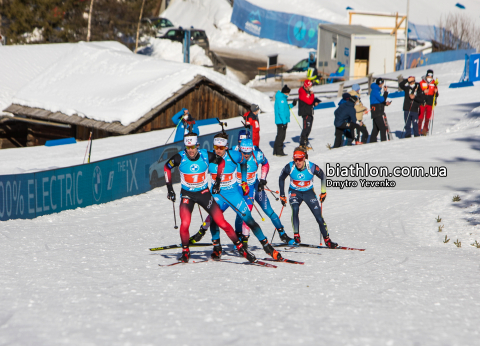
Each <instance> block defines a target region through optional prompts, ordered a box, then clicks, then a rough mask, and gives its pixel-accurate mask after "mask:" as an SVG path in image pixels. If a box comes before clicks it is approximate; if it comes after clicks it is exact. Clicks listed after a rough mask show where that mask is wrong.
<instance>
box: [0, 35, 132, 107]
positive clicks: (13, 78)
mask: <svg viewBox="0 0 480 346" xmlns="http://www.w3.org/2000/svg"><path fill="white" fill-rule="evenodd" d="M83 44H86V45H89V46H92V47H97V48H105V49H112V50H117V51H124V52H129V51H130V50H129V49H128V48H127V47H125V46H124V45H122V44H120V43H118V42H116V41H109V42H90V43H83ZM77 45H78V43H53V44H36V45H23V46H3V47H2V48H1V49H0V61H1V62H2V63H1V64H0V76H1V78H0V114H1V115H6V114H8V113H2V112H1V111H2V110H3V109H5V108H7V107H8V106H9V105H10V104H11V103H12V98H13V96H14V95H15V93H16V92H17V91H18V90H20V89H21V88H22V87H23V86H25V85H27V83H28V82H30V81H31V80H33V79H34V78H35V77H37V76H38V75H39V74H40V73H42V72H43V71H44V70H45V69H47V68H48V67H50V66H51V65H52V64H53V63H54V62H55V61H57V60H58V59H59V58H60V57H61V56H63V55H65V54H66V53H68V52H70V51H72V50H73V49H74V48H75V47H76V46H77Z"/></svg>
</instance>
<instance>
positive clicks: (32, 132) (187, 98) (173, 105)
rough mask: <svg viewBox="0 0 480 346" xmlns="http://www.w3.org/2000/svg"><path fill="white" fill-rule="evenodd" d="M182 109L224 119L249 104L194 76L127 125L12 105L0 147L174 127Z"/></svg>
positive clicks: (0, 130) (0, 125)
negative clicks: (172, 93) (174, 118)
mask: <svg viewBox="0 0 480 346" xmlns="http://www.w3.org/2000/svg"><path fill="white" fill-rule="evenodd" d="M182 108H187V109H188V110H189V112H190V114H192V116H193V117H194V118H195V119H197V120H200V119H207V118H219V119H227V118H232V117H237V116H240V115H243V114H244V113H245V112H246V111H247V110H249V109H250V103H249V102H247V101H246V100H244V99H241V98H240V97H238V96H237V95H235V94H232V93H230V92H228V91H226V90H225V89H224V88H223V87H222V86H220V85H219V84H216V83H215V82H213V81H211V80H209V79H208V78H207V77H205V76H202V75H197V76H195V77H194V78H193V79H192V80H191V81H190V82H189V83H187V84H184V85H183V86H182V87H181V88H180V89H179V90H177V91H176V92H175V93H174V95H173V96H171V97H170V98H168V99H167V100H165V101H164V102H162V103H161V104H159V105H158V106H156V107H155V108H153V109H152V110H150V111H149V112H148V113H146V114H144V115H143V116H142V117H140V118H139V119H138V120H137V121H135V122H133V123H131V124H129V125H128V126H124V125H122V124H121V123H120V122H113V123H107V122H103V121H97V120H93V119H88V118H85V117H80V116H78V115H75V114H74V115H70V116H69V115H66V114H63V113H61V112H55V113H53V112H50V111H48V110H45V109H40V108H31V107H26V106H21V105H18V104H12V105H10V106H9V107H8V108H6V109H5V111H6V112H9V113H12V114H13V115H14V116H13V117H10V116H4V117H2V118H0V148H2V149H3V148H15V147H25V146H36V145H44V144H45V142H46V141H47V140H50V139H61V138H68V137H75V139H77V140H87V139H88V137H89V134H90V131H92V132H93V138H94V139H98V138H105V137H110V136H118V135H128V134H132V133H142V132H149V131H154V130H161V129H165V128H168V127H174V126H175V125H174V124H173V122H172V120H171V118H172V116H173V115H174V114H175V113H177V112H179V111H180V110H181V109H182Z"/></svg>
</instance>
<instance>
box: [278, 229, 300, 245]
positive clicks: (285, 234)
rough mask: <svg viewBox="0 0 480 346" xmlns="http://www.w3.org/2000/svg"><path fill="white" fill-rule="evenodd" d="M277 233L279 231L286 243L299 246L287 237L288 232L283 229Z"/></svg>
mask: <svg viewBox="0 0 480 346" xmlns="http://www.w3.org/2000/svg"><path fill="white" fill-rule="evenodd" d="M277 231H278V235H279V236H280V239H281V240H282V241H283V242H284V243H287V244H288V245H297V243H296V241H295V240H294V239H292V238H290V237H289V236H288V235H287V232H285V229H284V228H283V227H282V228H279V229H277Z"/></svg>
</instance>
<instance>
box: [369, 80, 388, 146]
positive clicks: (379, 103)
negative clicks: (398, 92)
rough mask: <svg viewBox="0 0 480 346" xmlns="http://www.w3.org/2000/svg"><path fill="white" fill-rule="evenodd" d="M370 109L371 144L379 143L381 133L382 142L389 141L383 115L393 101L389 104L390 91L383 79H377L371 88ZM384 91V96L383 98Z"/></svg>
mask: <svg viewBox="0 0 480 346" xmlns="http://www.w3.org/2000/svg"><path fill="white" fill-rule="evenodd" d="M370 88H371V92H370V108H371V114H372V120H373V121H372V123H373V124H372V125H373V126H372V133H371V134H370V143H375V142H376V141H377V135H378V132H379V131H380V139H381V140H382V142H384V141H386V140H387V126H386V125H385V120H384V119H383V115H384V114H385V106H390V103H392V101H388V102H387V97H388V91H387V90H388V89H387V86H386V85H385V86H384V80H383V78H377V80H376V81H375V83H372V85H371V86H370ZM382 89H383V90H384V91H383V96H382Z"/></svg>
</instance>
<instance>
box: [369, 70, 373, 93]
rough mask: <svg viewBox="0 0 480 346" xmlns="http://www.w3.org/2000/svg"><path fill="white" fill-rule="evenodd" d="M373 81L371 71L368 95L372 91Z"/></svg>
mask: <svg viewBox="0 0 480 346" xmlns="http://www.w3.org/2000/svg"><path fill="white" fill-rule="evenodd" d="M372 83H373V73H370V74H369V75H368V95H370V93H371V92H372V87H371V85H372Z"/></svg>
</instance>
